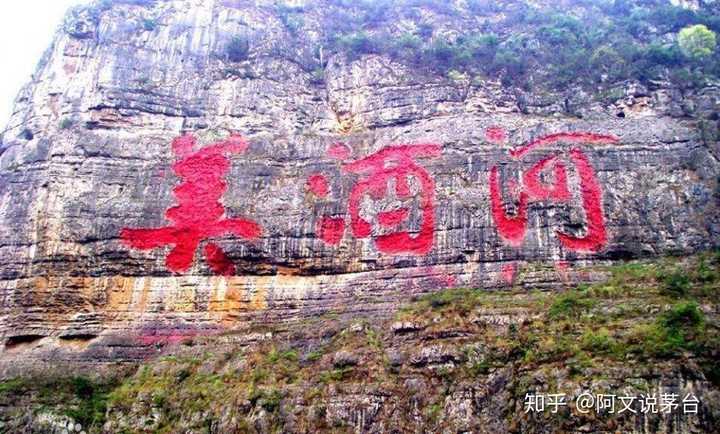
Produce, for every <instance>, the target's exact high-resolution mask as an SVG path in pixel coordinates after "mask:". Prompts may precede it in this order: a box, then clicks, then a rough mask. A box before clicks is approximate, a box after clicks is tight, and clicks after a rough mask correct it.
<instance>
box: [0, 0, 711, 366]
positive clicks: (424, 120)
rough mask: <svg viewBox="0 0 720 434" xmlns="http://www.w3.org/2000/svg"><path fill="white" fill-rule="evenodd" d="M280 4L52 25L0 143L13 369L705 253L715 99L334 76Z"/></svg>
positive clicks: (7, 340) (123, 355)
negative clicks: (238, 42) (236, 54)
mask: <svg viewBox="0 0 720 434" xmlns="http://www.w3.org/2000/svg"><path fill="white" fill-rule="evenodd" d="M273 5H274V3H272V2H261V1H258V2H245V1H210V0H202V1H192V2H190V1H179V0H178V1H175V0H172V1H158V2H126V1H121V2H116V4H115V5H113V6H112V7H106V8H102V7H100V6H94V7H86V8H78V9H75V10H73V11H72V12H71V13H70V14H69V15H68V16H67V18H66V20H65V23H64V25H63V27H62V28H61V29H60V30H59V31H58V33H57V36H56V38H55V40H54V41H53V43H52V45H51V47H50V49H49V50H48V51H47V53H46V54H45V56H44V57H43V59H42V61H41V63H40V65H39V67H38V70H37V72H36V74H35V75H34V76H33V79H32V81H31V82H30V83H29V84H28V85H27V86H25V87H24V88H23V90H22V92H21V94H20V95H19V97H18V99H17V101H16V106H15V110H14V113H13V115H12V118H11V120H10V123H9V125H8V127H7V129H6V131H5V132H4V134H3V140H2V145H1V147H0V152H1V154H0V259H1V262H0V295H1V297H0V300H1V301H0V309H1V311H0V335H1V336H2V337H3V339H4V347H3V350H2V354H1V355H0V362H2V364H3V366H4V369H7V370H12V369H14V368H17V367H18V366H21V365H22V364H24V363H31V362H33V361H37V362H38V363H42V362H43V361H53V362H57V361H63V360H64V361H72V362H78V361H80V362H88V363H94V362H109V361H129V360H138V359H141V358H144V357H146V356H148V355H150V354H154V353H155V352H156V351H157V347H158V346H161V345H163V344H166V343H173V342H177V341H179V340H182V339H184V338H187V337H192V336H198V335H214V334H222V333H224V332H226V331H228V330H234V329H243V327H245V325H247V324H248V323H249V322H255V323H258V322H259V323H268V324H269V323H279V322H297V321H302V320H303V319H306V318H311V317H315V316H317V315H322V314H326V313H333V314H340V315H344V316H347V317H375V316H377V317H385V316H387V314H388V313H390V312H392V311H393V310H394V308H395V307H397V305H398V303H399V302H402V301H406V300H407V299H409V298H410V297H412V296H414V295H417V294H421V293H426V292H431V291H435V290H438V289H442V288H448V287H474V288H488V289H489V288H499V287H508V286H513V285H520V286H526V287H539V288H551V287H557V286H561V285H564V284H567V283H574V282H580V281H594V280H597V275H595V274H594V273H593V272H591V271H587V270H588V269H587V268H583V271H582V272H576V271H575V269H576V266H579V265H582V266H588V265H592V264H594V263H606V262H607V261H612V260H617V259H624V258H636V257H647V256H658V255H665V254H685V253H690V252H696V251H699V250H704V249H708V248H711V247H713V246H717V245H718V243H719V241H720V213H718V194H719V193H718V192H719V191H720V190H719V187H718V175H720V165H719V164H718V145H717V141H714V140H713V139H712V137H710V136H709V135H708V134H707V128H706V127H707V125H706V124H707V123H708V122H714V120H713V113H715V115H716V110H717V104H718V98H720V94H719V91H718V88H717V87H714V86H707V87H704V88H701V89H694V90H685V91H680V90H678V89H677V88H675V87H673V86H672V85H670V84H663V83H656V84H655V85H654V86H653V87H650V88H642V86H640V85H639V84H637V83H623V84H622V85H621V87H620V89H621V93H622V98H619V99H618V100H617V101H616V102H614V103H612V104H603V103H600V102H598V101H595V100H593V99H592V98H591V97H590V96H588V95H587V94H585V93H582V92H576V91H575V90H573V89H570V90H568V92H566V93H562V92H557V93H550V94H545V95H534V94H532V93H528V92H526V91H524V90H522V89H518V88H513V87H508V86H504V85H503V84H501V83H500V82H498V81H494V80H492V79H487V80H466V79H463V78H460V79H457V78H446V77H438V76H433V75H429V74H427V73H426V72H424V71H422V70H421V69H418V68H414V67H410V66H408V65H406V64H403V63H402V62H398V61H396V60H393V59H392V58H391V57H389V56H385V55H382V54H369V55H364V56H361V57H359V58H357V59H349V58H346V57H344V56H342V55H340V54H335V55H332V56H330V57H326V58H324V59H323V56H324V54H323V52H322V50H320V51H319V53H318V52H314V51H313V47H316V46H318V44H319V41H320V40H321V36H322V35H321V34H322V28H321V24H322V23H323V19H325V18H324V15H323V14H325V13H326V11H323V10H322V8H320V9H317V8H316V9H311V10H309V11H308V12H306V13H305V14H304V27H303V31H301V32H299V33H298V32H295V33H291V32H290V30H289V29H288V28H287V26H286V25H284V24H283V22H282V19H281V16H280V15H278V13H277V11H276V9H275V7H274V6H273ZM329 10H331V9H329ZM429 16H430V18H428V19H429V20H432V19H436V20H437V22H438V23H442V25H443V26H445V27H447V28H452V26H461V25H464V26H469V25H471V24H468V23H467V20H466V21H457V22H456V21H453V20H452V19H450V18H442V17H440V16H434V15H432V14H431V15H429ZM433 17H435V18H433ZM148 20H150V21H148ZM443 20H445V21H443ZM448 20H449V21H448ZM458 20H459V19H458ZM388 26H390V25H389V24H388ZM389 28H391V29H393V27H392V26H391V27H389ZM470 29H472V27H470ZM238 34H242V35H247V38H248V40H249V53H248V54H247V57H246V58H245V59H243V60H239V61H233V60H231V59H230V58H228V55H227V52H226V47H227V46H228V44H230V43H231V42H232V40H233V36H234V35H238ZM326 55H327V54H326ZM326 55H325V56H326ZM317 56H320V64H321V65H324V70H323V79H322V80H320V81H319V80H318V79H317V74H316V71H315V70H314V69H312V68H311V67H308V65H312V63H313V62H314V61H316V60H315V59H316V57H317ZM577 107H581V108H582V109H581V110H578V109H576V108H577ZM619 111H621V113H619ZM619 114H622V117H618V115H619ZM708 119H709V120H708ZM715 119H716V118H715ZM703 122H705V124H703ZM703 125H705V126H703ZM709 137H710V138H709ZM19 361H22V363H21V364H18V362H19Z"/></svg>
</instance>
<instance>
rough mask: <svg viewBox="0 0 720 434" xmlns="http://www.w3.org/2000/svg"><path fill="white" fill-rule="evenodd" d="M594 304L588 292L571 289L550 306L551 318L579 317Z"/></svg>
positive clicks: (549, 313)
mask: <svg viewBox="0 0 720 434" xmlns="http://www.w3.org/2000/svg"><path fill="white" fill-rule="evenodd" d="M593 305H594V301H593V300H592V299H589V298H588V296H587V295H586V294H582V293H579V292H577V291H570V292H567V293H565V294H562V295H560V296H558V297H557V298H556V299H555V301H554V302H553V304H552V305H551V306H550V310H549V312H548V315H549V316H550V318H568V317H578V316H580V315H581V314H582V313H583V312H586V311H587V310H589V309H590V308H591V307H592V306H593Z"/></svg>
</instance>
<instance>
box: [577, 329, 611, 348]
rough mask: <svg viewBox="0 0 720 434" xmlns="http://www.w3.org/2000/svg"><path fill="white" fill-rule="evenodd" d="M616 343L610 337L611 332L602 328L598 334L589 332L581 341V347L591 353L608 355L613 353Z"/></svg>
mask: <svg viewBox="0 0 720 434" xmlns="http://www.w3.org/2000/svg"><path fill="white" fill-rule="evenodd" d="M615 344H616V342H615V339H613V338H612V337H611V336H610V332H609V331H608V329H606V328H601V329H600V330H598V331H597V332H593V331H587V332H585V333H584V334H583V335H582V337H581V339H580V347H581V348H582V349H584V350H585V351H588V352H591V353H597V354H602V353H608V352H610V351H612V349H613V347H614V346H615Z"/></svg>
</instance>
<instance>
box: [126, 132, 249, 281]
mask: <svg viewBox="0 0 720 434" xmlns="http://www.w3.org/2000/svg"><path fill="white" fill-rule="evenodd" d="M195 144H196V139H195V137H193V136H192V135H185V136H181V137H178V138H176V139H175V140H174V141H173V143H172V148H173V151H174V152H175V155H176V156H177V157H178V161H177V162H176V163H175V164H174V165H173V172H175V174H176V175H177V176H178V177H180V178H181V179H182V181H183V182H182V183H181V184H180V185H178V186H177V187H175V188H174V189H173V194H174V195H175V197H176V198H177V202H178V205H177V206H175V207H172V208H170V209H168V210H167V212H166V213H165V217H166V218H167V219H168V220H170V221H171V222H173V225H171V226H165V227H162V228H151V229H127V228H126V229H123V230H122V232H121V234H120V237H121V239H122V241H123V242H124V243H125V244H126V245H128V246H130V247H132V248H135V249H140V250H151V249H155V248H158V247H163V246H166V245H171V246H173V248H172V250H171V251H170V254H168V256H167V258H166V259H165V263H166V264H167V267H168V268H169V269H170V270H172V271H175V272H178V273H181V272H185V271H187V270H188V269H189V268H190V266H191V265H192V262H193V259H194V257H195V252H196V250H197V248H198V246H199V245H200V242H202V241H204V240H207V239H209V238H214V237H221V236H224V235H230V234H232V235H235V236H238V237H241V238H246V239H254V238H257V237H258V236H260V233H261V228H260V226H259V225H258V224H257V223H255V222H253V221H250V220H245V219H241V218H223V216H224V214H225V207H224V206H223V205H222V204H221V203H220V199H221V198H222V196H223V194H224V193H225V190H226V189H227V183H226V182H225V179H224V178H225V175H226V174H227V173H228V171H229V170H230V160H229V159H228V155H231V154H241V153H243V152H244V151H245V150H246V149H247V143H246V142H245V140H243V138H242V137H240V136H237V135H232V136H230V138H229V139H228V140H225V141H222V142H219V143H215V144H213V145H210V146H206V147H204V148H202V149H200V150H197V151H195V150H194V147H195ZM204 254H205V259H206V260H207V262H208V264H209V265H210V267H211V268H212V270H213V271H214V272H215V273H217V274H222V275H232V274H234V273H235V266H234V265H233V264H232V262H231V261H230V259H229V258H228V257H227V256H226V255H225V252H223V250H222V249H221V248H220V246H218V245H217V244H214V243H211V242H209V243H207V244H206V245H205V251H204Z"/></svg>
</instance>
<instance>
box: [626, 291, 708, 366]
mask: <svg viewBox="0 0 720 434" xmlns="http://www.w3.org/2000/svg"><path fill="white" fill-rule="evenodd" d="M704 327H705V317H704V315H703V313H702V311H701V310H700V309H699V308H698V305H697V303H695V302H690V301H683V302H679V303H676V304H675V305H673V306H672V307H671V308H670V309H669V310H668V311H666V312H664V313H663V314H662V315H660V317H659V318H658V319H657V320H656V321H655V322H654V323H651V324H644V325H640V326H638V327H636V330H635V341H636V344H637V346H636V347H635V351H636V352H640V353H643V354H644V355H646V356H651V357H670V356H673V355H675V354H676V353H677V352H678V351H680V350H691V351H692V350H697V349H699V348H701V347H702V346H703V342H702V338H703V337H702V332H703V330H704Z"/></svg>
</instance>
